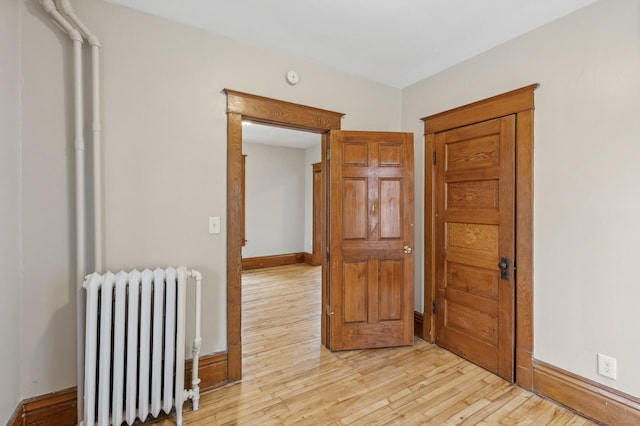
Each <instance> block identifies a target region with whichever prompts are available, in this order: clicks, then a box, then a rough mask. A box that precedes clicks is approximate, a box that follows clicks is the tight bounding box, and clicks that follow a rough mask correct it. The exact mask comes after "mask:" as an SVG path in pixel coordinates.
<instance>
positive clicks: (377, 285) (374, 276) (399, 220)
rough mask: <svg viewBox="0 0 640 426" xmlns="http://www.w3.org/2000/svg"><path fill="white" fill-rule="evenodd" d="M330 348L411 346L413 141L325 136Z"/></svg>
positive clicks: (398, 136)
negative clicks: (328, 149)
mask: <svg viewBox="0 0 640 426" xmlns="http://www.w3.org/2000/svg"><path fill="white" fill-rule="evenodd" d="M329 140H330V142H329V147H330V160H328V164H329V166H328V167H325V171H326V170H328V171H329V177H328V181H329V182H330V188H331V189H330V191H329V200H328V203H329V209H328V211H329V218H328V219H329V224H328V226H329V262H328V271H329V272H328V280H327V283H326V285H327V288H328V293H329V294H328V300H329V303H328V304H327V306H326V307H325V308H326V312H325V314H326V315H327V316H328V321H327V324H328V325H329V330H328V339H327V342H328V347H329V349H332V350H342V349H360V348H377V347H386V346H399V345H410V344H412V343H413V254H412V249H413V134H411V133H388V132H346V131H331V132H330V135H329Z"/></svg>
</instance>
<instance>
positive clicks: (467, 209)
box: [435, 115, 515, 381]
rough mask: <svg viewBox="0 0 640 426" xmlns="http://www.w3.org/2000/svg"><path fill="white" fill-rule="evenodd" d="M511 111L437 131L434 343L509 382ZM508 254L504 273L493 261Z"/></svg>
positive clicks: (512, 246)
mask: <svg viewBox="0 0 640 426" xmlns="http://www.w3.org/2000/svg"><path fill="white" fill-rule="evenodd" d="M514 141H515V116H513V115H510V116H506V117H502V118H498V119H494V120H489V121H485V122H482V123H477V124H472V125H468V126H464V127H461V128H457V129H453V130H449V131H445V132H441V133H437V134H436V135H435V149H436V151H435V152H436V158H437V161H436V166H435V167H436V174H435V191H436V195H435V200H436V221H435V222H436V223H435V241H436V302H437V305H436V306H437V307H436V330H437V332H436V343H437V344H438V345H440V346H442V347H444V348H446V349H449V350H451V351H452V352H455V353H457V354H459V355H461V356H463V357H465V358H467V359H469V360H471V361H473V362H475V363H476V364H478V365H480V366H482V367H485V368H486V369H488V370H490V371H492V372H494V373H496V374H498V375H499V376H501V377H503V378H504V379H506V380H509V381H513V374H514V370H513V365H514V356H515V354H514V302H515V291H514V276H513V271H512V270H511V269H512V267H513V262H514V260H515V259H514V257H515V255H514V251H515V236H514V167H515V155H514V153H515V146H514ZM501 258H505V259H508V262H509V268H508V269H507V273H508V277H506V278H501V274H500V269H499V267H498V264H499V262H500V259H501Z"/></svg>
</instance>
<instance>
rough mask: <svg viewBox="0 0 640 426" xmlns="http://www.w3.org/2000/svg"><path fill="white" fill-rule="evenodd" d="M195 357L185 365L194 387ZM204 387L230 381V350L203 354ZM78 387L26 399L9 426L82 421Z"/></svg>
mask: <svg viewBox="0 0 640 426" xmlns="http://www.w3.org/2000/svg"><path fill="white" fill-rule="evenodd" d="M191 368H192V360H188V361H187V362H186V365H185V378H184V382H185V387H187V388H191V385H190V383H191ZM198 376H199V377H200V391H201V392H205V391H207V390H211V389H214V388H216V387H219V386H222V385H224V384H225V383H227V376H228V372H227V353H226V352H219V353H215V354H211V355H205V356H202V357H201V358H200V360H199V365H198ZM77 394H78V391H77V389H76V387H75V386H74V387H72V388H69V389H65V390H63V391H60V392H53V393H49V394H46V395H41V396H36V397H34V398H29V399H26V400H24V401H22V402H21V403H20V404H19V405H18V407H17V408H16V411H15V414H14V417H12V418H11V420H9V422H8V423H7V426H28V425H38V426H48V425H51V426H54V425H55V426H58V425H75V424H77V423H78V409H77Z"/></svg>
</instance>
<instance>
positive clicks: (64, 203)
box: [0, 0, 640, 416]
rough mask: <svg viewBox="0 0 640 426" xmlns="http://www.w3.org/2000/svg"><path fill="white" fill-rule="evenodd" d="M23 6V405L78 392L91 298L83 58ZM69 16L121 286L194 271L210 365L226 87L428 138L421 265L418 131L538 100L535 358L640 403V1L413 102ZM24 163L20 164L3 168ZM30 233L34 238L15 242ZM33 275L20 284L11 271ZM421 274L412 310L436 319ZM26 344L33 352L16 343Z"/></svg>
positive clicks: (621, 1)
mask: <svg viewBox="0 0 640 426" xmlns="http://www.w3.org/2000/svg"><path fill="white" fill-rule="evenodd" d="M16 3H17V4H18V5H19V6H18V7H21V11H20V20H18V21H21V22H22V23H21V30H20V31H19V36H20V37H21V38H22V42H21V43H22V44H21V48H20V49H19V50H16V47H15V46H16V45H19V44H18V43H17V42H16V41H15V39H16V37H17V36H18V33H17V32H18V28H19V27H16V23H15V22H16V20H15V19H11V18H12V17H15V16H16V14H17V12H16V7H17V6H16V5H15V4H10V2H9V3H8V2H5V3H3V5H2V9H0V10H1V11H2V17H3V18H4V17H5V16H7V17H9V19H8V23H9V25H7V26H5V25H2V27H1V28H2V30H3V31H7V32H8V36H7V37H8V38H5V37H4V32H3V37H2V43H1V44H0V46H1V48H2V53H1V54H2V58H3V60H5V58H9V60H10V61H11V63H14V64H15V60H16V59H17V58H19V57H20V55H21V61H20V64H21V66H22V78H23V80H24V83H23V89H22V91H23V93H22V103H23V105H24V106H23V113H22V116H21V117H22V121H23V126H22V142H21V145H20V143H19V142H16V143H15V144H9V145H8V146H5V145H4V144H3V147H2V150H3V151H2V157H1V158H2V160H0V161H3V163H2V165H3V166H4V163H5V162H6V163H7V168H5V167H2V173H3V174H2V183H1V184H0V188H2V197H3V198H2V201H3V206H5V205H11V201H12V200H13V202H14V203H15V204H18V203H19V202H20V199H21V200H22V201H21V206H22V210H20V209H19V208H8V212H7V216H6V217H7V218H8V220H7V219H5V215H4V212H5V211H4V210H3V217H2V223H1V226H2V231H3V236H4V235H5V234H4V231H5V230H7V231H8V234H7V235H9V236H10V238H9V240H3V242H2V243H1V245H0V247H1V248H2V261H3V265H4V264H5V263H7V265H8V266H9V267H10V266H11V265H13V266H14V269H11V267H10V268H9V269H10V270H11V271H12V272H10V274H13V276H14V277H15V278H16V282H22V286H21V293H20V294H18V292H17V290H16V289H15V288H10V289H9V290H8V291H9V293H8V294H10V295H12V296H10V298H9V299H5V298H2V301H0V304H2V305H1V306H0V308H5V306H4V304H7V306H6V308H7V309H8V311H5V310H4V309H2V310H0V311H1V312H2V314H0V315H4V314H5V312H10V314H8V315H5V316H3V317H2V318H5V317H6V319H7V321H9V323H8V324H9V326H5V323H4V322H2V323H0V333H4V334H7V335H8V336H9V341H11V342H12V343H14V344H15V345H17V346H19V347H20V350H19V351H15V352H13V353H8V352H9V351H2V353H1V355H0V356H1V357H3V360H5V359H6V361H7V362H8V365H9V366H13V367H15V368H7V367H5V366H4V365H5V364H4V363H0V364H1V365H2V366H0V373H2V375H3V377H5V376H4V373H5V369H7V371H6V373H7V374H8V375H7V376H6V377H9V380H13V381H14V382H18V381H20V382H21V386H19V387H20V395H19V397H20V398H24V397H27V396H33V395H39V394H44V393H47V392H50V391H54V390H60V389H63V388H65V387H68V386H72V385H74V384H75V364H76V363H75V352H76V348H75V296H74V293H75V289H76V285H77V283H74V282H73V278H72V275H73V273H72V272H71V271H73V270H74V261H73V255H72V253H73V250H74V248H73V245H74V244H73V241H74V230H73V219H74V218H73V204H72V202H73V199H72V198H73V197H72V188H73V167H72V166H73V152H72V146H71V145H72V144H71V136H72V135H71V132H70V127H71V122H70V117H71V104H70V102H71V98H70V96H71V77H70V66H69V62H68V61H69V59H70V45H69V42H68V40H67V39H66V38H65V37H63V36H62V35H60V34H59V31H58V30H57V28H55V27H54V26H53V25H51V24H50V23H49V21H48V19H47V18H46V17H45V16H44V13H43V12H42V11H41V9H40V8H39V6H38V5H37V2H36V1H35V0H26V1H25V2H20V3H18V2H16ZM74 6H75V7H76V10H77V12H78V14H79V15H80V16H82V17H83V19H84V20H85V21H86V23H87V24H88V25H89V26H90V27H91V28H92V29H93V31H95V33H96V34H98V35H99V37H100V39H101V42H102V44H103V46H104V48H103V52H104V57H103V63H102V72H103V76H104V81H103V93H104V99H103V118H104V156H105V160H104V161H105V201H106V205H105V221H106V231H107V232H106V234H107V237H106V264H107V267H108V268H110V269H113V270H119V269H122V268H123V269H130V268H133V267H138V268H140V267H145V266H156V265H168V264H186V265H188V266H190V267H194V268H198V269H200V270H201V271H202V272H203V273H204V277H205V288H204V290H203V296H204V299H205V300H204V306H205V308H204V313H203V337H204V342H203V349H204V353H209V352H214V351H218V350H223V349H225V347H226V339H225V334H226V324H225V280H226V277H225V262H226V260H225V259H226V254H225V247H226V235H225V232H224V224H225V223H226V220H225V218H224V216H225V211H226V203H225V188H226V181H225V179H226V169H225V168H226V115H225V101H226V99H225V96H224V95H223V94H222V93H221V90H222V89H223V88H225V87H226V88H231V89H235V90H241V91H246V92H250V93H256V94H259V95H263V96H269V97H274V98H278V99H283V100H288V101H292V102H296V103H301V104H307V105H312V106H315V107H319V108H325V109H330V110H334V111H339V112H344V113H346V114H347V115H346V117H345V118H344V119H343V128H344V129H366V130H392V131H393V130H399V129H401V128H402V129H403V130H405V131H412V132H414V134H415V135H416V138H415V140H416V156H417V157H416V184H417V185H416V217H417V218H418V221H417V223H416V233H417V237H418V238H417V239H416V258H417V259H421V258H422V250H421V247H422V239H421V236H422V223H421V221H420V219H419V218H421V217H422V202H423V201H422V191H423V188H422V185H421V184H422V182H423V172H422V170H423V162H422V161H421V160H420V159H421V158H423V152H422V136H421V135H422V126H421V124H422V123H421V121H420V120H419V119H420V117H423V116H426V115H429V114H433V113H436V112H439V111H442V110H446V109H449V108H452V107H455V106H459V105H462V104H465V103H468V102H471V101H474V100H478V99H482V98H485V97H488V96H492V95H495V94H498V93H501V92H504V91H508V90H511V89H514V88H518V87H522V86H524V85H528V84H531V83H534V82H538V83H541V87H540V88H539V89H538V90H537V91H536V127H535V131H536V151H535V174H536V179H535V185H536V189H535V206H536V207H535V280H536V281H535V315H536V316H535V355H536V357H537V358H539V359H541V360H543V361H546V362H549V363H551V364H553V365H556V366H558V367H561V368H565V369H567V370H569V371H572V372H575V373H577V374H581V375H583V376H586V377H589V378H591V379H594V380H596V381H599V382H602V383H605V384H607V385H609V386H612V387H614V388H617V389H620V390H622V391H625V392H629V393H631V394H634V395H636V396H640V365H638V364H637V362H636V361H637V359H640V341H638V339H637V336H636V334H637V333H636V332H635V327H634V325H635V324H638V322H639V320H640V318H639V317H638V315H640V310H638V309H637V308H636V306H635V305H636V301H637V300H638V299H639V296H640V294H639V292H640V287H639V286H638V285H637V277H638V276H640V270H639V269H640V263H638V262H637V261H636V260H635V259H634V258H633V254H634V253H635V252H637V247H638V245H639V243H640V241H639V238H640V237H639V236H640V232H639V231H640V230H639V229H638V225H637V222H636V221H635V220H634V219H635V218H636V217H638V216H639V213H640V212H639V210H640V201H639V200H638V197H637V196H636V195H635V194H637V190H636V188H635V183H637V182H638V181H639V180H640V171H639V170H640V169H639V168H638V167H637V166H636V164H635V163H637V159H638V158H639V155H638V154H640V152H639V147H638V144H637V135H638V134H640V124H638V123H639V122H638V120H637V117H636V116H637V102H638V99H640V72H639V71H640V58H639V55H640V45H639V43H640V25H639V21H638V16H639V14H640V11H639V8H640V6H639V5H638V3H637V2H636V1H635V0H601V1H599V2H597V3H595V4H594V5H592V6H589V7H587V8H585V9H583V10H581V11H578V12H576V13H574V14H572V15H569V16H567V17H565V18H563V19H561V20H558V21H556V22H554V23H551V24H549V25H547V26H545V27H543V28H541V29H538V30H535V31H533V32H531V33H529V34H526V35H524V36H522V37H520V38H518V39H516V40H513V41H511V42H508V43H506V44H504V45H502V46H499V47H497V48H495V49H493V50H491V51H489V52H486V53H485V54H482V55H479V56H478V57H476V58H473V59H471V60H469V61H466V62H464V63H461V64H459V65H457V66H455V67H452V68H450V69H449V70H446V71H444V72H442V73H440V74H438V75H436V76H433V77H431V78H428V79H426V80H424V81H422V82H419V83H417V84H415V85H413V86H411V87H409V88H406V89H405V90H402V91H400V90H398V89H393V88H390V87H386V86H383V85H379V84H376V83H372V82H368V81H366V80H363V79H360V78H356V77H353V76H349V75H345V74H343V73H339V72H337V71H333V70H329V69H327V68H323V67H320V66H316V65H313V64H310V63H308V62H304V61H300V60H296V59H292V58H289V57H286V56H282V55H277V54H274V53H270V52H266V51H262V50H258V49H254V48H251V47H248V46H245V45H242V44H238V43H234V42H231V41H229V40H227V39H225V38H220V37H216V36H212V35H209V34H207V33H205V32H202V31H200V30H195V29H190V28H187V27H184V26H181V25H177V24H173V23H169V22H166V21H163V20H161V19H158V18H155V17H151V16H147V15H144V14H140V13H137V12H133V11H130V10H127V9H124V8H120V7H117V6H113V5H109V4H106V3H103V2H101V1H98V0H85V1H82V2H75V3H74ZM5 10H6V12H7V13H6V14H5ZM3 24H4V22H3ZM3 69H4V68H3ZM288 69H296V70H297V71H298V73H299V74H300V76H301V79H300V83H299V84H298V85H297V86H293V87H292V86H289V85H287V84H286V83H285V81H284V73H285V72H286V71H287V70H288ZM17 72H18V70H16V69H15V67H14V68H13V69H12V71H11V72H10V73H9V74H8V77H6V76H5V74H3V75H2V77H1V78H0V87H1V88H2V89H3V90H4V89H5V88H6V89H7V90H8V92H9V94H10V99H14V100H15V101H16V103H14V106H13V107H9V108H8V110H6V111H5V110H4V109H3V110H2V113H1V115H0V120H1V121H0V123H2V125H3V127H2V136H3V139H4V137H5V134H6V135H9V136H10V135H16V134H19V132H20V127H19V126H16V125H15V124H11V123H15V122H16V119H17V117H20V114H19V111H20V108H18V107H17V106H15V104H19V100H20V95H19V92H16V88H17V87H19V84H18V83H19V80H20V77H19V75H18V74H17ZM3 97H4V93H3ZM3 99H4V98H3ZM2 107H3V108H5V107H6V103H4V102H3V105H2ZM7 123H8V124H7ZM5 126H6V130H5ZM17 140H20V139H17ZM19 147H21V150H20V151H19V149H20V148H19ZM5 152H6V155H5ZM19 152H21V154H20V153H19ZM19 155H21V156H22V160H21V161H20V162H12V161H5V158H14V159H15V158H16V157H17V156H19ZM16 164H17V165H16ZM20 170H22V174H20ZM20 179H21V182H22V183H20ZM10 182H14V183H15V184H14V183H10ZM20 185H21V186H20ZM20 187H21V188H22V189H21V190H19V188H20ZM5 199H6V200H8V204H5V202H4V201H5ZM20 211H21V212H22V213H21V214H20ZM208 216H222V217H223V233H222V234H220V235H209V234H208V233H207V217H208ZM20 223H22V225H23V229H24V231H23V234H22V239H20V236H19V234H18V233H17V232H15V231H14V232H11V230H12V229H18V226H19V224H20ZM5 241H8V242H5ZM21 244H22V253H23V256H22V257H21V258H20V257H19V255H18V253H19V251H20V247H21ZM5 252H6V254H5ZM20 259H22V263H23V275H22V280H20V274H19V271H18V270H16V269H15V265H17V264H19V263H20ZM417 263H418V266H417V269H418V270H417V281H416V282H417V285H416V286H417V288H416V290H417V291H416V307H417V308H418V309H419V310H422V302H421V297H422V285H421V281H420V277H421V274H422V269H421V267H422V265H420V262H417ZM6 300H8V302H6ZM21 300H22V301H24V302H21ZM19 306H22V309H20V308H19ZM20 310H22V314H21V315H20V316H19V317H18V314H19V311H20ZM15 329H20V331H21V337H18V336H16V335H15V334H12V333H11V332H10V331H9V330H15ZM596 352H602V353H605V354H607V355H610V356H614V357H616V358H617V359H618V380H617V381H610V380H607V379H604V378H602V377H601V376H598V375H597V374H595V356H596ZM18 356H19V357H20V359H21V361H20V360H19V359H18ZM18 365H19V366H20V368H19V370H20V378H18V376H17V373H16V370H18V368H17V367H18ZM16 399H17V394H16V391H11V390H3V391H1V392H0V407H8V406H11V405H15V400H16ZM3 409H4V408H0V416H2V415H3V414H4V413H3V411H2V410H3Z"/></svg>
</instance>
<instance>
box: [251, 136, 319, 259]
mask: <svg viewBox="0 0 640 426" xmlns="http://www.w3.org/2000/svg"><path fill="white" fill-rule="evenodd" d="M242 151H243V153H244V154H247V160H246V167H245V170H246V172H245V176H246V179H245V188H246V190H245V194H246V195H245V197H246V198H245V207H246V210H245V212H246V213H245V230H246V231H245V232H246V238H247V240H248V241H247V244H246V245H245V246H244V247H243V248H242V257H243V258H248V257H258V256H271V255H274V254H287V253H299V252H302V251H303V250H304V224H305V211H304V210H305V205H304V200H305V192H306V191H305V172H308V170H307V168H308V166H306V164H305V161H304V160H305V150H304V149H299V148H289V147H284V146H272V145H262V144H253V143H243V145H242Z"/></svg>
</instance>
